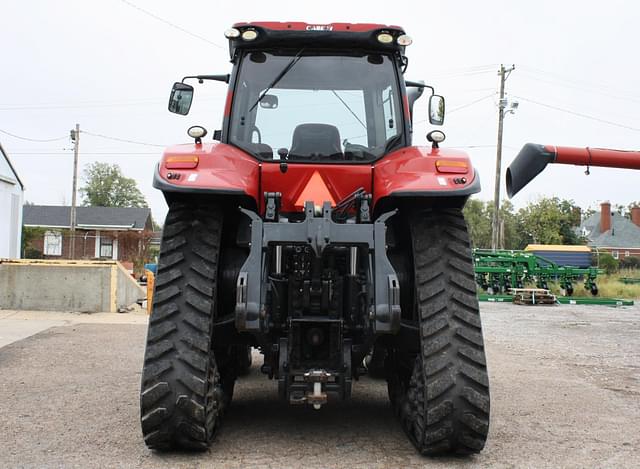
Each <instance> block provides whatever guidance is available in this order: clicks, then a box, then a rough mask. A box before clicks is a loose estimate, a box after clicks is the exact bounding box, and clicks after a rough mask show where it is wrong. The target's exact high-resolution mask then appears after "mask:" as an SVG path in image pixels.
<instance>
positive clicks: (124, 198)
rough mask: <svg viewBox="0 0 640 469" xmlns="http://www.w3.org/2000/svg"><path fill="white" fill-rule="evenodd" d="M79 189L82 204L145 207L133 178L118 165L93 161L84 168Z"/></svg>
mask: <svg viewBox="0 0 640 469" xmlns="http://www.w3.org/2000/svg"><path fill="white" fill-rule="evenodd" d="M83 179H84V181H85V185H84V187H82V188H81V189H80V194H81V195H82V205H85V206H89V205H90V206H97V207H147V201H146V200H145V198H144V196H143V195H142V192H140V189H138V186H137V184H136V181H135V179H132V178H128V177H125V176H124V175H123V174H122V170H121V169H120V166H118V165H117V164H108V163H100V162H95V163H91V164H90V165H88V166H87V167H86V168H85V170H84V178H83Z"/></svg>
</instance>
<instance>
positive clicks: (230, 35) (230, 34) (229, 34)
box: [224, 28, 240, 39]
mask: <svg viewBox="0 0 640 469" xmlns="http://www.w3.org/2000/svg"><path fill="white" fill-rule="evenodd" d="M224 37H226V38H227V39H235V38H237V37H240V31H239V30H237V29H236V28H229V29H227V30H226V31H225V32H224Z"/></svg>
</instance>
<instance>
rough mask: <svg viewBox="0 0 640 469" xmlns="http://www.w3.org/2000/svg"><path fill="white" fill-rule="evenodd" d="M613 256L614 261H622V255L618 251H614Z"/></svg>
mask: <svg viewBox="0 0 640 469" xmlns="http://www.w3.org/2000/svg"><path fill="white" fill-rule="evenodd" d="M611 255H612V256H613V258H614V259H620V253H619V252H618V251H613V252H612V253H611Z"/></svg>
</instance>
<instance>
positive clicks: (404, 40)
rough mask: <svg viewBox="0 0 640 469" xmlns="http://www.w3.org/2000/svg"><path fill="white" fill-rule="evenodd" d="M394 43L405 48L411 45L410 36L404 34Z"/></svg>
mask: <svg viewBox="0 0 640 469" xmlns="http://www.w3.org/2000/svg"><path fill="white" fill-rule="evenodd" d="M396 42H397V43H398V45H400V46H405V47H406V46H410V45H411V43H412V42H413V39H411V36H407V35H406V34H403V35H402V36H398V39H396Z"/></svg>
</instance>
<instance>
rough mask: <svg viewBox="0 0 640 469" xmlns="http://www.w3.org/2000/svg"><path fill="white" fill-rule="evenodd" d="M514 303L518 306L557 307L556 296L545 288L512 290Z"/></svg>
mask: <svg viewBox="0 0 640 469" xmlns="http://www.w3.org/2000/svg"><path fill="white" fill-rule="evenodd" d="M510 292H511V294H512V295H513V302H514V303H515V304H517V305H556V304H558V299H557V298H556V295H554V294H553V293H551V292H550V291H549V290H545V289H544V288H512V289H511V290H510Z"/></svg>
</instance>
